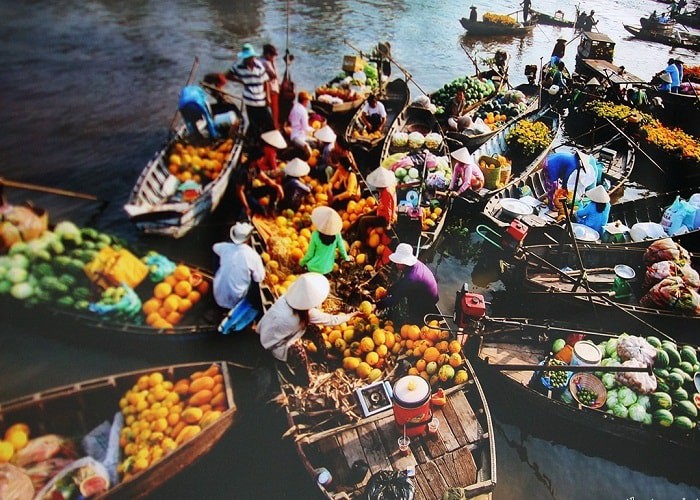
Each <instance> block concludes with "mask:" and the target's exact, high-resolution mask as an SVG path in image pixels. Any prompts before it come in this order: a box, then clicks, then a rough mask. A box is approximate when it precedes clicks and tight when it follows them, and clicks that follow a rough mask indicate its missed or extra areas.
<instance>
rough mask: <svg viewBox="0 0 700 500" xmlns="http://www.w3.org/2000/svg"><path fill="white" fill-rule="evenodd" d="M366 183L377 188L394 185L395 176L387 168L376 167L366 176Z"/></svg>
mask: <svg viewBox="0 0 700 500" xmlns="http://www.w3.org/2000/svg"><path fill="white" fill-rule="evenodd" d="M367 183H368V184H370V185H372V186H374V187H378V188H385V187H389V186H395V185H396V176H395V175H394V173H393V172H392V171H391V170H389V169H388V168H384V167H378V168H375V169H374V170H372V171H371V172H370V173H369V175H368V176H367Z"/></svg>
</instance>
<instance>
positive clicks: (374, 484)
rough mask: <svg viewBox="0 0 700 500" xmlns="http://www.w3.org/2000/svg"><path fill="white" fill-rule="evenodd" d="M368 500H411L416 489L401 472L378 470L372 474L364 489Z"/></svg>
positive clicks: (409, 479)
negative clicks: (389, 499) (387, 499)
mask: <svg viewBox="0 0 700 500" xmlns="http://www.w3.org/2000/svg"><path fill="white" fill-rule="evenodd" d="M365 494H366V495H367V499H368V500H381V499H384V498H391V499H393V500H412V499H413V497H414V496H415V494H416V487H415V486H414V484H413V481H411V478H410V477H408V476H407V475H406V473H405V472H403V471H393V470H380V471H379V472H376V473H374V474H372V477H370V478H369V481H368V482H367V486H366V487H365Z"/></svg>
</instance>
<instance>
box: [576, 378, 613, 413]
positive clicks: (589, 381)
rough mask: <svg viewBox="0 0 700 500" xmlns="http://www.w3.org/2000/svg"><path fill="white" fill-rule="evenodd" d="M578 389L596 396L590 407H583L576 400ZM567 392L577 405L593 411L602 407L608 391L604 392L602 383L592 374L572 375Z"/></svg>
mask: <svg viewBox="0 0 700 500" xmlns="http://www.w3.org/2000/svg"><path fill="white" fill-rule="evenodd" d="M579 388H581V389H587V390H589V391H594V392H595V393H596V394H597V395H598V397H597V398H596V400H595V401H594V402H593V404H592V405H585V404H583V403H582V402H581V401H580V400H579V399H578V391H579ZM569 391H570V392H571V395H572V396H573V398H574V399H575V400H576V402H577V403H578V404H580V405H581V406H585V407H587V408H593V409H596V408H600V407H601V406H603V405H604V404H605V400H606V399H607V397H608V391H607V390H605V386H604V385H603V382H601V381H600V379H599V378H598V377H596V376H595V375H593V374H592V373H575V374H573V375H572V376H571V378H570V379H569Z"/></svg>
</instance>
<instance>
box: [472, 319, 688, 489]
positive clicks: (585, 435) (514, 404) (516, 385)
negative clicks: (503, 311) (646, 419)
mask: <svg viewBox="0 0 700 500" xmlns="http://www.w3.org/2000/svg"><path fill="white" fill-rule="evenodd" d="M586 330H587V329H586ZM586 330H582V329H581V328H579V327H577V326H574V325H572V324H568V325H567V324H562V325H557V324H556V323H554V324H553V322H551V321H548V322H546V323H545V322H543V321H537V320H529V319H517V320H498V319H494V320H489V319H488V318H487V319H486V320H485V321H483V322H482V323H480V324H479V325H478V329H477V330H476V334H475V335H470V336H469V338H468V340H467V341H466V344H465V346H464V351H465V353H466V355H467V357H468V358H469V359H470V360H471V361H472V364H473V366H474V369H475V370H476V372H477V375H478V376H479V380H480V381H481V383H482V385H483V386H484V389H485V390H486V393H487V394H488V395H489V403H491V408H492V411H493V412H494V415H498V418H499V420H501V421H504V422H509V423H513V424H516V425H518V426H519V427H521V428H524V429H526V430H527V432H529V433H533V434H534V435H536V436H538V437H541V438H542V439H546V440H554V441H556V442H559V443H562V444H564V445H566V446H569V447H573V448H576V449H578V450H580V451H582V452H584V453H586V454H587V455H592V456H602V457H604V458H606V459H608V460H611V461H614V462H615V463H620V464H625V465H628V466H631V467H634V468H636V469H640V470H643V471H648V472H649V473H651V474H653V475H658V474H664V475H665V476H667V477H669V478H670V479H672V480H674V481H679V482H686V483H687V482H691V483H692V484H697V480H698V478H697V475H693V474H689V473H688V472H689V469H687V468H684V467H678V464H682V463H691V462H692V460H695V457H697V454H698V452H700V437H699V435H698V431H697V430H688V431H684V430H683V429H679V428H663V427H660V426H658V425H644V424H642V423H637V422H634V421H632V420H629V419H623V418H620V417H616V416H614V415H611V414H609V413H606V412H605V411H604V409H603V408H601V409H593V408H588V407H584V406H581V405H578V404H577V403H576V402H575V401H574V404H567V403H565V402H564V401H562V400H561V399H560V398H559V397H558V395H557V394H553V393H552V391H545V390H541V385H540V390H538V388H537V385H536V384H533V385H531V384H530V381H531V379H532V378H533V375H534V371H533V370H532V369H530V370H527V369H520V370H517V369H516V368H515V367H514V365H524V366H527V365H537V364H538V363H540V362H542V360H544V359H545V358H546V356H547V355H548V354H549V353H550V350H551V347H552V342H553V341H554V340H555V339H557V338H565V337H566V336H567V335H569V334H580V333H582V332H585V333H586V336H587V338H588V339H589V340H591V341H593V342H594V343H596V344H598V343H599V342H600V341H601V340H602V341H604V340H607V339H608V338H610V337H617V334H614V335H613V334H610V333H606V332H590V331H586ZM470 333H471V332H470ZM630 334H632V332H630ZM532 415H536V417H535V418H532ZM526 416H528V417H526ZM650 456H665V457H673V460H667V461H663V460H662V461H656V460H651V461H650V460H649V457H650Z"/></svg>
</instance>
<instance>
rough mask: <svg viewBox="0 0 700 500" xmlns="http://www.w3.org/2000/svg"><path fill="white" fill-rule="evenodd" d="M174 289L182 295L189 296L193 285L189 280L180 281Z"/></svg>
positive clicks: (177, 293)
mask: <svg viewBox="0 0 700 500" xmlns="http://www.w3.org/2000/svg"><path fill="white" fill-rule="evenodd" d="M174 291H175V294H176V295H178V296H180V297H187V296H188V295H189V294H190V292H191V291H192V285H190V282H189V281H178V282H177V285H175V288H174Z"/></svg>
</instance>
